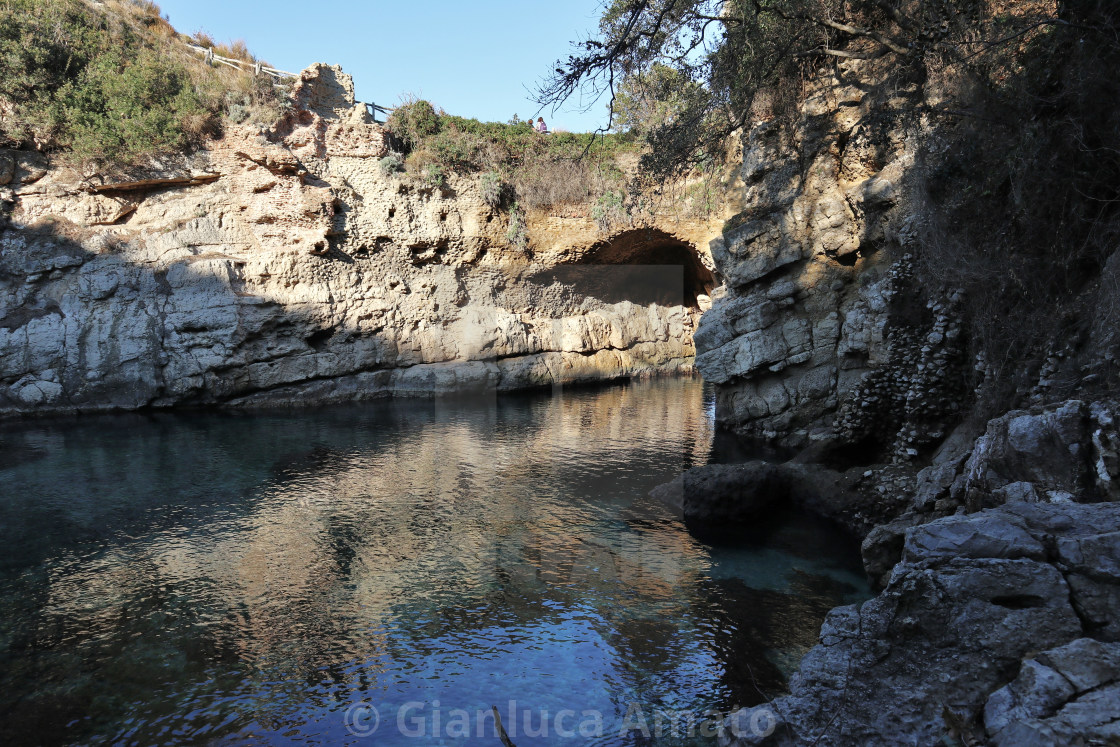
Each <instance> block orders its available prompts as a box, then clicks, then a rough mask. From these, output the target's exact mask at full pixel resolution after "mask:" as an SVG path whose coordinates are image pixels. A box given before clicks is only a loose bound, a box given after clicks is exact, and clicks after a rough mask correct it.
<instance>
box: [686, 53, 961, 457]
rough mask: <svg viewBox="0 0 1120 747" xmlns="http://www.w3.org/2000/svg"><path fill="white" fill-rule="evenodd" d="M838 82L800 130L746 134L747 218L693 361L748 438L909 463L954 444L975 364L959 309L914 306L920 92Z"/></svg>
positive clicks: (721, 253)
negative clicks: (857, 449)
mask: <svg viewBox="0 0 1120 747" xmlns="http://www.w3.org/2000/svg"><path fill="white" fill-rule="evenodd" d="M837 75H838V77H836V78H834V79H832V80H827V81H823V82H821V83H820V84H819V85H818V86H817V87H816V88H814V89H813V90H811V91H810V92H809V94H808V96H807V97H806V98H805V100H804V101H803V102H802V104H801V110H800V114H801V117H800V119H799V120H798V121H797V123H796V124H794V125H792V126H784V127H779V126H778V124H776V123H775V122H773V121H761V122H759V123H758V124H756V125H755V126H754V127H753V128H752V129H751V130H750V131H749V132H748V133H747V134H746V135H745V136H744V146H743V147H744V161H743V170H742V177H743V181H744V182H745V183H746V184H747V190H746V202H745V209H744V210H743V211H742V212H741V213H740V214H739V215H738V216H736V217H735V218H733V219H732V220H731V221H730V222H729V227H728V228H727V229H726V230H725V231H724V233H723V235H722V237H720V238H717V239H716V240H714V241H713V242H712V244H711V251H712V257H713V259H714V261H715V264H716V267H717V268H718V270H719V272H720V273H721V275H722V276H723V277H724V278H725V279H726V282H727V293H726V295H724V297H722V298H720V299H718V300H716V301H715V303H714V305H713V307H712V310H711V311H710V312H709V313H707V314H705V315H704V317H703V319H702V321H701V324H700V327H699V329H698V330H697V333H696V337H695V339H696V345H697V358H696V363H697V367H698V368H699V369H700V371H701V372H702V373H703V375H704V378H705V379H707V380H709V381H712V382H715V383H717V384H719V385H721V386H720V389H719V395H718V396H719V403H718V408H717V416H718V417H719V419H720V420H721V421H722V422H723V423H724V424H725V425H728V426H731V427H734V428H735V429H736V430H737V431H739V432H740V433H743V434H745V435H747V436H750V437H752V438H755V439H759V440H763V441H767V442H776V443H779V444H782V445H786V446H792V447H798V448H800V447H804V446H806V445H808V444H809V443H810V442H811V441H815V440H819V439H822V438H826V437H828V438H839V439H842V440H844V441H845V442H847V443H852V444H857V443H859V442H861V441H867V442H869V448H872V447H873V448H875V449H886V450H891V451H893V452H894V453H895V454H897V455H899V456H900V457H902V458H908V457H913V456H916V455H917V454H918V453H919V451H920V450H921V449H922V448H923V447H924V446H925V445H926V444H928V443H936V442H937V441H938V440H940V438H942V437H943V436H944V435H945V434H944V429H943V428H942V421H946V422H948V421H949V420H952V419H953V418H952V417H951V415H952V413H953V412H954V411H953V409H952V408H953V407H954V406H955V405H956V403H957V400H958V399H959V397H958V396H957V395H958V394H959V392H958V391H957V388H958V387H959V386H960V383H959V378H960V377H959V376H957V375H956V374H957V370H958V369H959V367H960V364H961V362H962V360H961V359H962V351H961V349H960V346H959V337H960V332H961V330H960V326H959V325H958V324H956V323H955V321H954V318H953V303H954V301H953V299H948V300H945V301H944V302H938V303H936V304H931V305H930V306H929V307H927V306H926V305H925V304H924V303H920V302H917V301H915V297H916V296H917V295H918V294H917V293H916V292H915V289H914V288H913V279H912V274H913V273H912V266H911V259H910V257H909V255H908V254H907V246H908V245H909V243H910V242H911V241H912V240H913V238H914V232H915V230H916V228H915V227H916V225H917V224H918V222H919V220H918V218H917V217H916V216H915V215H913V214H912V213H911V208H910V206H909V205H908V203H907V200H906V199H905V195H906V194H907V190H906V187H907V173H908V172H909V171H910V170H911V167H912V166H913V164H914V158H915V154H916V152H917V149H918V145H917V143H918V140H917V138H916V137H915V133H916V131H917V130H916V129H915V122H914V121H913V120H912V117H911V115H910V112H912V111H914V110H916V109H918V108H920V107H917V106H916V104H918V103H920V99H921V96H922V95H923V94H922V91H921V90H920V88H918V87H916V86H914V87H910V88H905V87H904V88H902V89H899V88H898V87H897V86H892V87H890V88H889V89H887V88H884V87H878V86H877V85H876V81H877V80H878V73H877V72H876V71H875V70H874V69H873V68H872V67H870V66H869V65H868V64H867V63H865V62H863V61H845V62H843V63H841V64H840V66H839V72H838V73H837ZM855 81H858V85H857V83H856V82H855ZM947 416H949V417H947ZM916 426H920V427H916Z"/></svg>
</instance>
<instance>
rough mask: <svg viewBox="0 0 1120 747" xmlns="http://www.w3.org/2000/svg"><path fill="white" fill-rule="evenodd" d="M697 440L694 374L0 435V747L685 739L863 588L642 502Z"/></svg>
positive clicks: (12, 430)
mask: <svg viewBox="0 0 1120 747" xmlns="http://www.w3.org/2000/svg"><path fill="white" fill-rule="evenodd" d="M713 443H714V437H713V426H712V422H711V398H710V396H709V395H707V394H706V392H705V390H704V387H703V385H702V384H701V383H700V382H699V381H697V380H655V381H652V382H640V383H632V384H629V385H620V386H613V387H607V388H602V389H594V390H592V389H576V390H571V389H568V390H558V391H556V392H553V393H546V394H536V395H519V396H508V397H507V396H503V397H495V396H489V397H481V398H477V399H473V400H455V401H436V402H431V401H424V402H408V401H403V402H386V403H370V404H362V405H355V406H351V407H342V408H327V409H315V410H304V411H283V412H256V413H188V414H175V415H171V414H155V415H122V416H96V417H86V418H81V419H74V420H63V421H58V420H52V421H49V422H48V421H44V422H24V423H7V424H5V425H3V426H2V428H0V485H2V486H3V489H2V494H0V741H3V742H4V743H7V744H57V743H74V744H95V743H97V744H100V743H117V744H172V743H176V744H177V743H183V742H191V743H219V744H227V743H228V744H243V743H250V744H276V743H281V744H286V743H301V744H306V743H324V742H327V743H354V744H378V745H382V744H386V745H395V744H407V745H417V744H445V743H446V744H451V743H454V744H479V745H499V744H500V741H499V740H498V738H497V735H496V731H495V729H494V724H493V717H492V715H490V714H491V711H490V709H491V707H492V706H497V707H498V710H499V712H500V713H501V715H502V719H503V722H504V725H505V728H506V729H507V731H509V732H510V736H511V738H512V740H513V742H514V743H516V744H517V745H518V747H523V745H532V744H580V745H584V744H602V745H607V744H612V745H613V744H619V745H629V744H667V745H669V744H673V745H675V744H714V741H715V740H714V739H713V738H712V737H711V736H707V735H706V734H705V731H707V726H706V724H705V718H710V717H711V715H712V714H715V713H722V712H726V711H728V710H730V709H732V708H734V707H737V706H745V705H751V704H755V703H759V702H762V701H764V700H766V699H768V698H769V697H772V696H773V695H775V694H777V693H779V692H780V691H781V689H782V688H783V687H784V685H785V678H786V677H787V676H788V674H789V672H790V671H791V669H792V668H793V667H795V666H796V662H797V660H798V659H799V657H800V656H801V655H802V654H803V653H804V652H805V651H806V650H807V648H808V647H809V646H811V645H812V644H813V643H814V642H815V640H816V636H817V632H818V630H819V626H820V623H821V621H822V620H823V618H824V615H825V613H826V612H827V610H828V609H830V608H831V607H832V606H835V605H837V604H842V603H846V602H850V601H856V600H859V599H862V598H864V597H865V596H866V595H867V587H866V585H865V582H864V580H863V576H862V573H861V572H860V570H859V563H858V555H857V554H856V551H855V548H854V547H852V546H851V544H850V543H849V542H848V541H847V540H846V539H844V538H842V537H840V536H838V535H837V534H836V533H834V532H833V531H832V530H830V529H829V528H827V527H824V526H821V525H818V524H814V523H812V522H809V521H807V520H804V519H802V520H795V519H788V520H779V521H776V522H774V523H773V524H772V525H770V526H765V527H751V528H748V529H747V530H744V531H743V532H742V534H741V535H739V536H734V535H733V536H732V537H730V538H728V539H725V540H721V544H719V545H713V544H711V543H709V542H704V541H701V540H698V539H696V538H694V537H693V536H691V535H690V534H689V533H688V532H687V531H686V529H685V528H684V526H683V525H682V524H681V522H680V521H679V520H678V518H677V517H675V516H674V515H673V513H672V511H671V510H670V509H669V508H667V507H665V506H663V505H661V504H659V503H657V502H655V501H654V500H653V499H651V498H649V497H648V496H647V493H648V491H649V490H650V489H651V488H652V487H654V486H656V485H658V484H660V483H663V482H666V481H668V480H669V479H671V478H672V477H673V476H674V475H675V474H677V473H678V472H679V471H681V470H682V469H687V468H688V467H691V466H694V465H696V464H702V463H705V462H706V461H708V460H709V459H710V458H712V452H713ZM690 723H691V726H690ZM464 731H466V732H467V734H469V736H464ZM690 731H691V735H690V734H689V732H690Z"/></svg>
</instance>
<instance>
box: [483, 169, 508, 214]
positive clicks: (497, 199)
mask: <svg viewBox="0 0 1120 747" xmlns="http://www.w3.org/2000/svg"><path fill="white" fill-rule="evenodd" d="M502 191H503V185H502V175H501V174H499V173H498V172H497V171H487V172H486V173H485V174H483V175H482V178H481V179H479V181H478V192H479V194H480V195H481V196H482V201H483V202H485V203H486V204H487V205H489V206H490V207H492V208H496V207H498V206H499V205H500V204H501V203H502Z"/></svg>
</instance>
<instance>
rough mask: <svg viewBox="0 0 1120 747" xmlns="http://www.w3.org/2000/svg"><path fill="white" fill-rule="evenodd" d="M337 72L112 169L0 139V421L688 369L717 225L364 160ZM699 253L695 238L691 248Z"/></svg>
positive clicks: (367, 126)
mask: <svg viewBox="0 0 1120 747" xmlns="http://www.w3.org/2000/svg"><path fill="white" fill-rule="evenodd" d="M387 137H388V136H387V133H386V131H385V130H384V129H383V128H382V127H381V126H379V125H377V124H375V123H373V121H372V120H371V119H370V118H369V116H368V114H367V113H366V109H365V107H364V106H363V105H356V104H355V102H354V95H353V85H352V82H351V80H350V78H349V76H347V75H345V74H344V73H342V71H341V70H340V69H339V68H335V67H329V66H326V65H314V66H312V67H310V68H308V69H307V70H306V71H304V72H303V74H302V75H301V77H300V79H299V80H298V82H297V84H296V87H295V90H294V93H293V108H292V110H291V111H290V113H289V114H288V115H286V117H285V118H284V119H283V121H281V122H280V123H278V124H277V125H275V126H274V127H273V128H271V129H270V130H267V131H262V130H260V129H258V128H254V127H250V126H234V127H231V128H230V129H228V130H227V131H226V133H225V134H224V136H223V137H222V138H221V139H219V140H216V141H214V142H212V143H210V145H209V146H208V147H207V148H205V149H203V150H201V151H198V152H195V153H193V154H189V155H181V156H177V157H169V158H167V159H165V160H164V161H162V162H159V163H153V164H151V165H150V167H148V168H143V169H135V170H132V171H129V172H126V173H120V174H115V175H113V176H104V175H95V176H91V175H89V174H79V173H74V172H72V171H67V170H64V169H52V168H50V167H49V165H48V164H47V162H46V161H45V160H44V159H43V158H42V157H40V156H39V155H37V154H34V153H29V152H18V151H9V152H6V153H3V154H0V176H2V177H3V179H2V181H3V182H4V183H5V185H6V186H4V187H2V189H3V192H2V193H0V199H2V200H3V201H4V204H5V206H6V213H7V214H8V215H10V224H9V225H7V226H6V227H5V228H3V230H2V232H0V413H16V412H28V411H34V412H49V411H73V410H96V409H108V408H126V409H131V408H139V407H147V406H156V407H159V406H170V405H177V404H207V403H223V404H229V405H242V404H250V403H263V402H312V401H314V402H319V401H330V400H349V399H353V398H361V397H372V396H380V395H385V394H430V393H432V392H438V391H446V390H458V389H465V388H494V389H499V390H505V389H513V388H518V387H528V386H540V385H547V384H554V383H562V382H574V381H589V380H598V379H608V378H615V377H623V376H631V375H639V374H648V373H655V372H661V371H676V370H687V369H689V368H690V367H691V365H692V359H693V354H694V349H693V343H692V331H693V329H694V327H695V324H696V322H697V319H698V316H699V304H700V303H702V302H703V301H704V299H705V294H706V293H707V292H709V291H710V289H711V288H712V287H713V285H714V279H713V276H712V272H711V270H712V263H711V259H710V257H709V256H708V254H707V251H706V249H704V248H703V247H706V245H707V242H708V240H709V239H710V238H711V237H712V236H714V235H715V234H716V232H717V230H718V228H717V226H718V225H719V223H720V220H719V218H718V217H713V218H711V219H688V218H681V217H677V216H673V215H651V216H646V217H645V218H644V219H639V220H638V221H637V222H636V223H635V225H632V226H628V227H626V229H625V230H620V231H617V232H615V233H614V234H605V233H603V232H602V231H600V230H599V228H598V227H597V225H596V223H595V221H594V220H592V219H591V218H590V217H586V212H587V211H586V210H584V214H585V217H579V215H578V211H577V215H576V216H575V217H571V215H570V213H571V211H570V210H569V211H568V213H569V215H568V217H565V216H564V215H560V214H557V215H552V214H545V213H541V214H530V215H529V216H528V220H527V222H528V236H529V242H528V246H527V247H526V248H524V249H518V248H516V247H515V246H512V245H511V243H510V241H509V239H508V238H507V229H508V220H509V216H508V213H506V212H504V211H502V210H500V209H497V208H494V207H491V206H490V205H488V204H487V203H486V202H485V201H484V200H483V199H482V198H481V196H480V194H479V185H478V179H477V177H475V176H473V175H469V174H462V175H459V174H451V175H449V177H448V179H447V181H446V182H445V183H444V184H443V185H442V186H438V187H437V186H431V185H430V184H427V183H425V182H422V181H420V180H417V179H414V178H411V177H409V176H408V175H406V174H401V173H397V172H394V171H392V170H390V169H384V168H382V166H381V163H380V159H381V157H383V156H385V155H386V153H387V152H388V150H389V143H388V140H387ZM696 247H701V248H700V249H697V248H696Z"/></svg>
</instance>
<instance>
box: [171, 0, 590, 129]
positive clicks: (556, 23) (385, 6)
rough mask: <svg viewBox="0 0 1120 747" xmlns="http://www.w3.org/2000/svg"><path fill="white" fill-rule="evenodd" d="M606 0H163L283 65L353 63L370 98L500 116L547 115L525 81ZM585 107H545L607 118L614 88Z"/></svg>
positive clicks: (218, 35)
mask: <svg viewBox="0 0 1120 747" xmlns="http://www.w3.org/2000/svg"><path fill="white" fill-rule="evenodd" d="M602 2H603V0H551V1H550V2H540V0H521V1H520V2H518V1H517V0H460V1H458V2H456V1H455V0H411V2H409V0H396V1H395V2H389V1H387V0H366V1H365V2H359V1H358V0H330V1H327V0H319V1H318V2H307V1H306V0H302V1H301V2H295V1H294V0H271V1H270V2H267V3H266V2H249V1H248V0H159V4H160V7H162V8H163V11H164V13H166V14H167V15H168V16H169V17H170V19H171V23H172V24H173V25H174V26H175V28H177V29H178V30H179V31H181V32H184V33H188V34H190V33H193V32H195V31H198V30H203V31H206V32H207V33H209V34H210V35H211V36H212V37H214V39H215V40H217V41H229V40H231V39H244V40H245V41H246V43H248V45H249V49H250V50H251V51H252V52H253V53H254V54H256V55H257V56H258V57H261V58H263V59H265V60H267V61H268V62H270V63H271V64H273V65H275V66H276V67H278V68H280V69H281V70H289V71H291V72H299V71H300V70H302V69H303V68H304V67H306V66H307V65H309V64H311V63H312V62H327V63H331V64H338V65H342V67H343V69H344V70H345V71H346V72H348V73H350V74H351V75H353V76H354V84H355V86H356V89H357V97H358V99H359V100H360V101H372V102H375V103H378V104H382V105H385V104H388V105H390V106H392V105H394V104H396V103H397V102H398V101H399V100H400V97H401V95H402V94H409V93H412V94H416V95H418V96H421V97H422V98H426V99H428V100H429V101H431V102H432V103H434V104H436V105H437V106H442V107H443V108H444V109H446V110H447V111H448V112H449V113H451V114H459V115H462V116H467V117H477V118H479V119H482V120H491V121H499V122H504V121H506V120H508V119H509V118H510V117H511V116H512V115H513V114H514V113H515V112H516V113H517V114H519V115H521V118H522V119H528V117H529V115H530V114H532V115H534V117H535V116H536V115H537V111H536V109H537V107H536V105H535V104H533V103H532V102H531V100H530V93H529V91H527V90H526V89H527V88H528V89H532V88H533V86H534V84H535V83H537V82H538V81H539V80H540V79H541V78H542V77H544V76H546V75H547V74H548V73H549V72H550V71H551V70H552V69H553V68H554V67H555V66H554V64H553V63H554V62H555V61H556V60H557V59H558V58H566V57H567V56H568V54H569V53H570V51H571V46H570V43H571V42H572V41H577V40H580V39H584V38H586V37H587V36H588V35H589V34H591V33H593V32H594V31H595V29H596V28H597V26H598V19H599V15H600V10H601V6H602ZM573 103H578V102H573ZM585 103H586V102H585ZM579 108H580V107H579V106H575V105H569V106H568V107H567V108H565V109H564V110H561V111H558V112H556V113H555V114H552V113H550V112H549V111H547V110H546V111H544V112H541V115H542V116H544V118H545V121H547V122H548V124H549V126H550V127H552V128H553V129H556V128H557V127H560V128H563V129H568V130H571V131H573V132H579V131H588V130H593V129H595V128H596V127H599V126H602V125H604V124H605V123H606V101H605V100H603V101H600V102H599V103H597V104H595V105H594V106H593V107H592V109H591V111H589V112H580V111H579Z"/></svg>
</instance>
